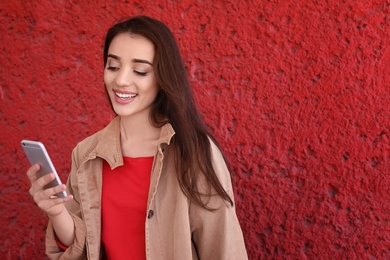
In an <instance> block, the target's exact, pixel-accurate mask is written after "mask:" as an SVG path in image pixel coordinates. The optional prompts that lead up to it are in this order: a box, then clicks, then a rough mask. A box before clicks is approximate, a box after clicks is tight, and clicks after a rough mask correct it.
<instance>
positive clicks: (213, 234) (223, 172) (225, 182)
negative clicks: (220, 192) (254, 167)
mask: <svg viewBox="0 0 390 260" xmlns="http://www.w3.org/2000/svg"><path fill="white" fill-rule="evenodd" d="M211 149H212V157H213V158H212V161H213V167H214V169H215V172H216V174H217V175H218V179H219V181H220V182H221V184H222V186H223V187H224V189H225V190H226V192H227V193H228V194H229V196H230V198H231V199H232V200H233V202H234V194H233V188H232V183H231V177H230V173H229V171H228V168H227V166H226V164H225V161H224V159H223V156H222V154H221V153H220V151H219V150H218V148H217V147H216V146H215V144H213V143H212V142H211ZM200 187H207V185H205V184H203V185H202V184H201V183H200ZM202 192H205V191H202ZM207 206H208V207H210V208H213V209H216V210H215V211H208V210H206V209H204V208H201V207H199V206H197V205H195V204H192V205H191V208H190V212H191V213H190V218H191V229H192V230H191V231H192V238H193V242H194V244H195V247H196V251H197V253H198V256H199V258H200V259H239V260H241V259H242V260H246V259H248V256H247V252H246V248H245V242H244V238H243V234H242V230H241V227H240V223H239V221H238V218H237V215H236V210H235V206H234V205H233V206H231V205H230V204H229V203H227V202H226V201H224V200H223V199H222V198H221V197H220V196H217V195H213V196H211V197H210V199H209V201H208V204H207Z"/></svg>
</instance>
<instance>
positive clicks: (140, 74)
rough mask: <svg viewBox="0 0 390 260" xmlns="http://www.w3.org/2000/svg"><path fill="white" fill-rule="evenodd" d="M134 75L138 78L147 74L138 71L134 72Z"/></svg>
mask: <svg viewBox="0 0 390 260" xmlns="http://www.w3.org/2000/svg"><path fill="white" fill-rule="evenodd" d="M134 73H135V74H137V75H139V76H146V75H147V74H148V73H147V72H142V71H138V70H135V71H134Z"/></svg>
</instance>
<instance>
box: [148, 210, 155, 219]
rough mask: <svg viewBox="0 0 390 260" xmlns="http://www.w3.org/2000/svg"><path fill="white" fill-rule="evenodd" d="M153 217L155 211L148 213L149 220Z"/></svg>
mask: <svg viewBox="0 0 390 260" xmlns="http://www.w3.org/2000/svg"><path fill="white" fill-rule="evenodd" d="M153 215H154V212H153V210H149V212H148V219H151V218H152V217H153Z"/></svg>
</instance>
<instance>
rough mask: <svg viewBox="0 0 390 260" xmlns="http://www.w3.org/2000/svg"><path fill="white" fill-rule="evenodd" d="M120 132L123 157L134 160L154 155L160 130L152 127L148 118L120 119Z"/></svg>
mask: <svg viewBox="0 0 390 260" xmlns="http://www.w3.org/2000/svg"><path fill="white" fill-rule="evenodd" d="M120 131H121V147H122V154H123V155H124V156H128V157H134V158H136V157H147V156H154V155H155V154H156V151H157V145H158V140H159V138H160V131H161V128H157V127H155V126H154V125H152V123H151V122H150V119H149V117H121V123H120Z"/></svg>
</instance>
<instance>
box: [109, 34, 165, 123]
mask: <svg viewBox="0 0 390 260" xmlns="http://www.w3.org/2000/svg"><path fill="white" fill-rule="evenodd" d="M154 54H155V50H154V46H153V43H152V42H151V41H149V40H148V39H146V38H145V37H143V36H140V35H132V34H128V33H121V34H118V35H117V36H115V37H114V39H113V40H112V42H111V44H110V47H109V49H108V55H107V57H108V58H107V63H106V67H105V69H104V83H105V85H106V88H107V92H108V95H109V97H110V100H111V103H112V107H113V109H114V111H115V113H116V114H118V115H119V116H121V117H138V116H141V117H142V116H146V117H149V113H150V109H151V105H152V103H153V101H154V99H155V98H156V96H157V93H158V91H159V88H158V86H157V83H156V78H155V75H154V69H153V60H154Z"/></svg>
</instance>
